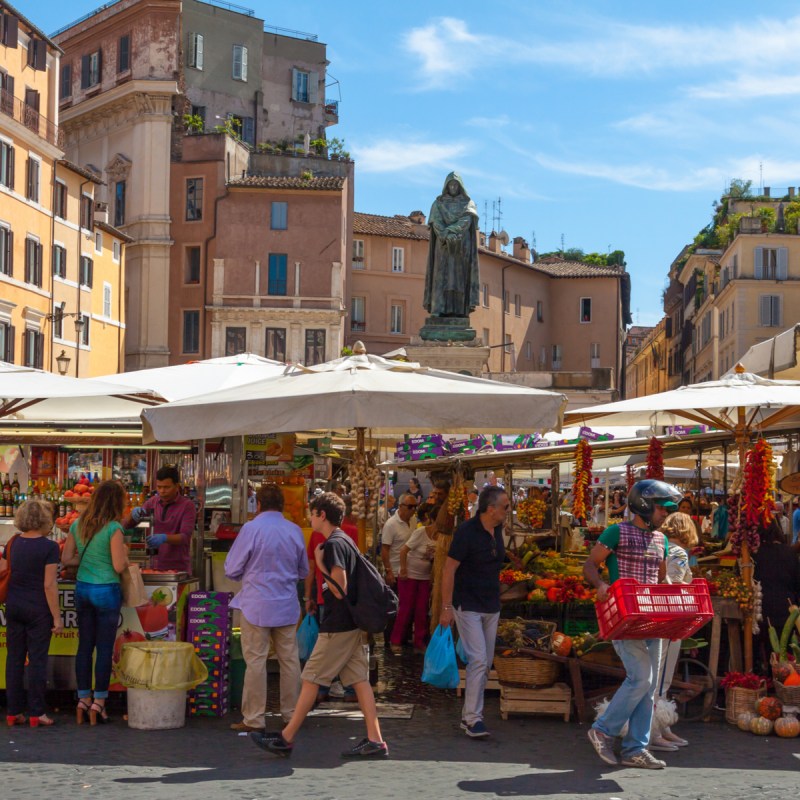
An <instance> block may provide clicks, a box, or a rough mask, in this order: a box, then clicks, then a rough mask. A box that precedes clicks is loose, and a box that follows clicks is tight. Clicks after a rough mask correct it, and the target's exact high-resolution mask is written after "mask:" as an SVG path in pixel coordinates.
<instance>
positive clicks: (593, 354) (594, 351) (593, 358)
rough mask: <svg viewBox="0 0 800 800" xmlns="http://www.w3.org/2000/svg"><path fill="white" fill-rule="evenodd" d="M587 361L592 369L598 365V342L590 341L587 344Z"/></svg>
mask: <svg viewBox="0 0 800 800" xmlns="http://www.w3.org/2000/svg"><path fill="white" fill-rule="evenodd" d="M589 361H590V362H591V365H592V369H595V368H597V367H599V366H600V342H592V343H591V344H590V345H589Z"/></svg>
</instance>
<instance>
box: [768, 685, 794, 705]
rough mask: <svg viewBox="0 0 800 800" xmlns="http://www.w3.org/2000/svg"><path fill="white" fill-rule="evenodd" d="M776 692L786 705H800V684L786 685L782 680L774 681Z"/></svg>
mask: <svg viewBox="0 0 800 800" xmlns="http://www.w3.org/2000/svg"><path fill="white" fill-rule="evenodd" d="M772 683H773V685H774V686H775V694H776V695H777V697H778V700H780V701H781V703H783V704H784V705H785V706H800V686H784V685H783V684H782V683H781V682H780V681H773V682H772Z"/></svg>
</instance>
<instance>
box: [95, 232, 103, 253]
mask: <svg viewBox="0 0 800 800" xmlns="http://www.w3.org/2000/svg"><path fill="white" fill-rule="evenodd" d="M94 252H95V253H97V254H98V255H102V254H103V234H102V233H100V231H95V233H94Z"/></svg>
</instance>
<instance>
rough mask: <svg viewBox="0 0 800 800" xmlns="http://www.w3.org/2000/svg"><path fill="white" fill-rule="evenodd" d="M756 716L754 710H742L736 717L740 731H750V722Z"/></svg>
mask: <svg viewBox="0 0 800 800" xmlns="http://www.w3.org/2000/svg"><path fill="white" fill-rule="evenodd" d="M756 716H757V714H756V713H755V712H754V711H742V713H741V714H739V716H737V717H736V727H737V728H738V729H739V730H740V731H749V730H750V723H751V722H752V721H753V719H754V718H755V717H756Z"/></svg>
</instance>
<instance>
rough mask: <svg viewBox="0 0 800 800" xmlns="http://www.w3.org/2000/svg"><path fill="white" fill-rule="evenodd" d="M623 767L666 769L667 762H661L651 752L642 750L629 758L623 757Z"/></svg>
mask: <svg viewBox="0 0 800 800" xmlns="http://www.w3.org/2000/svg"><path fill="white" fill-rule="evenodd" d="M621 763H622V766H623V767H637V768H638V769H664V767H666V766H667V762H666V761H660V760H659V759H657V758H656V757H655V756H654V755H653V754H652V753H651V752H650V751H649V750H640V751H639V752H638V753H633V754H632V755H629V756H623V757H622V762H621Z"/></svg>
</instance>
